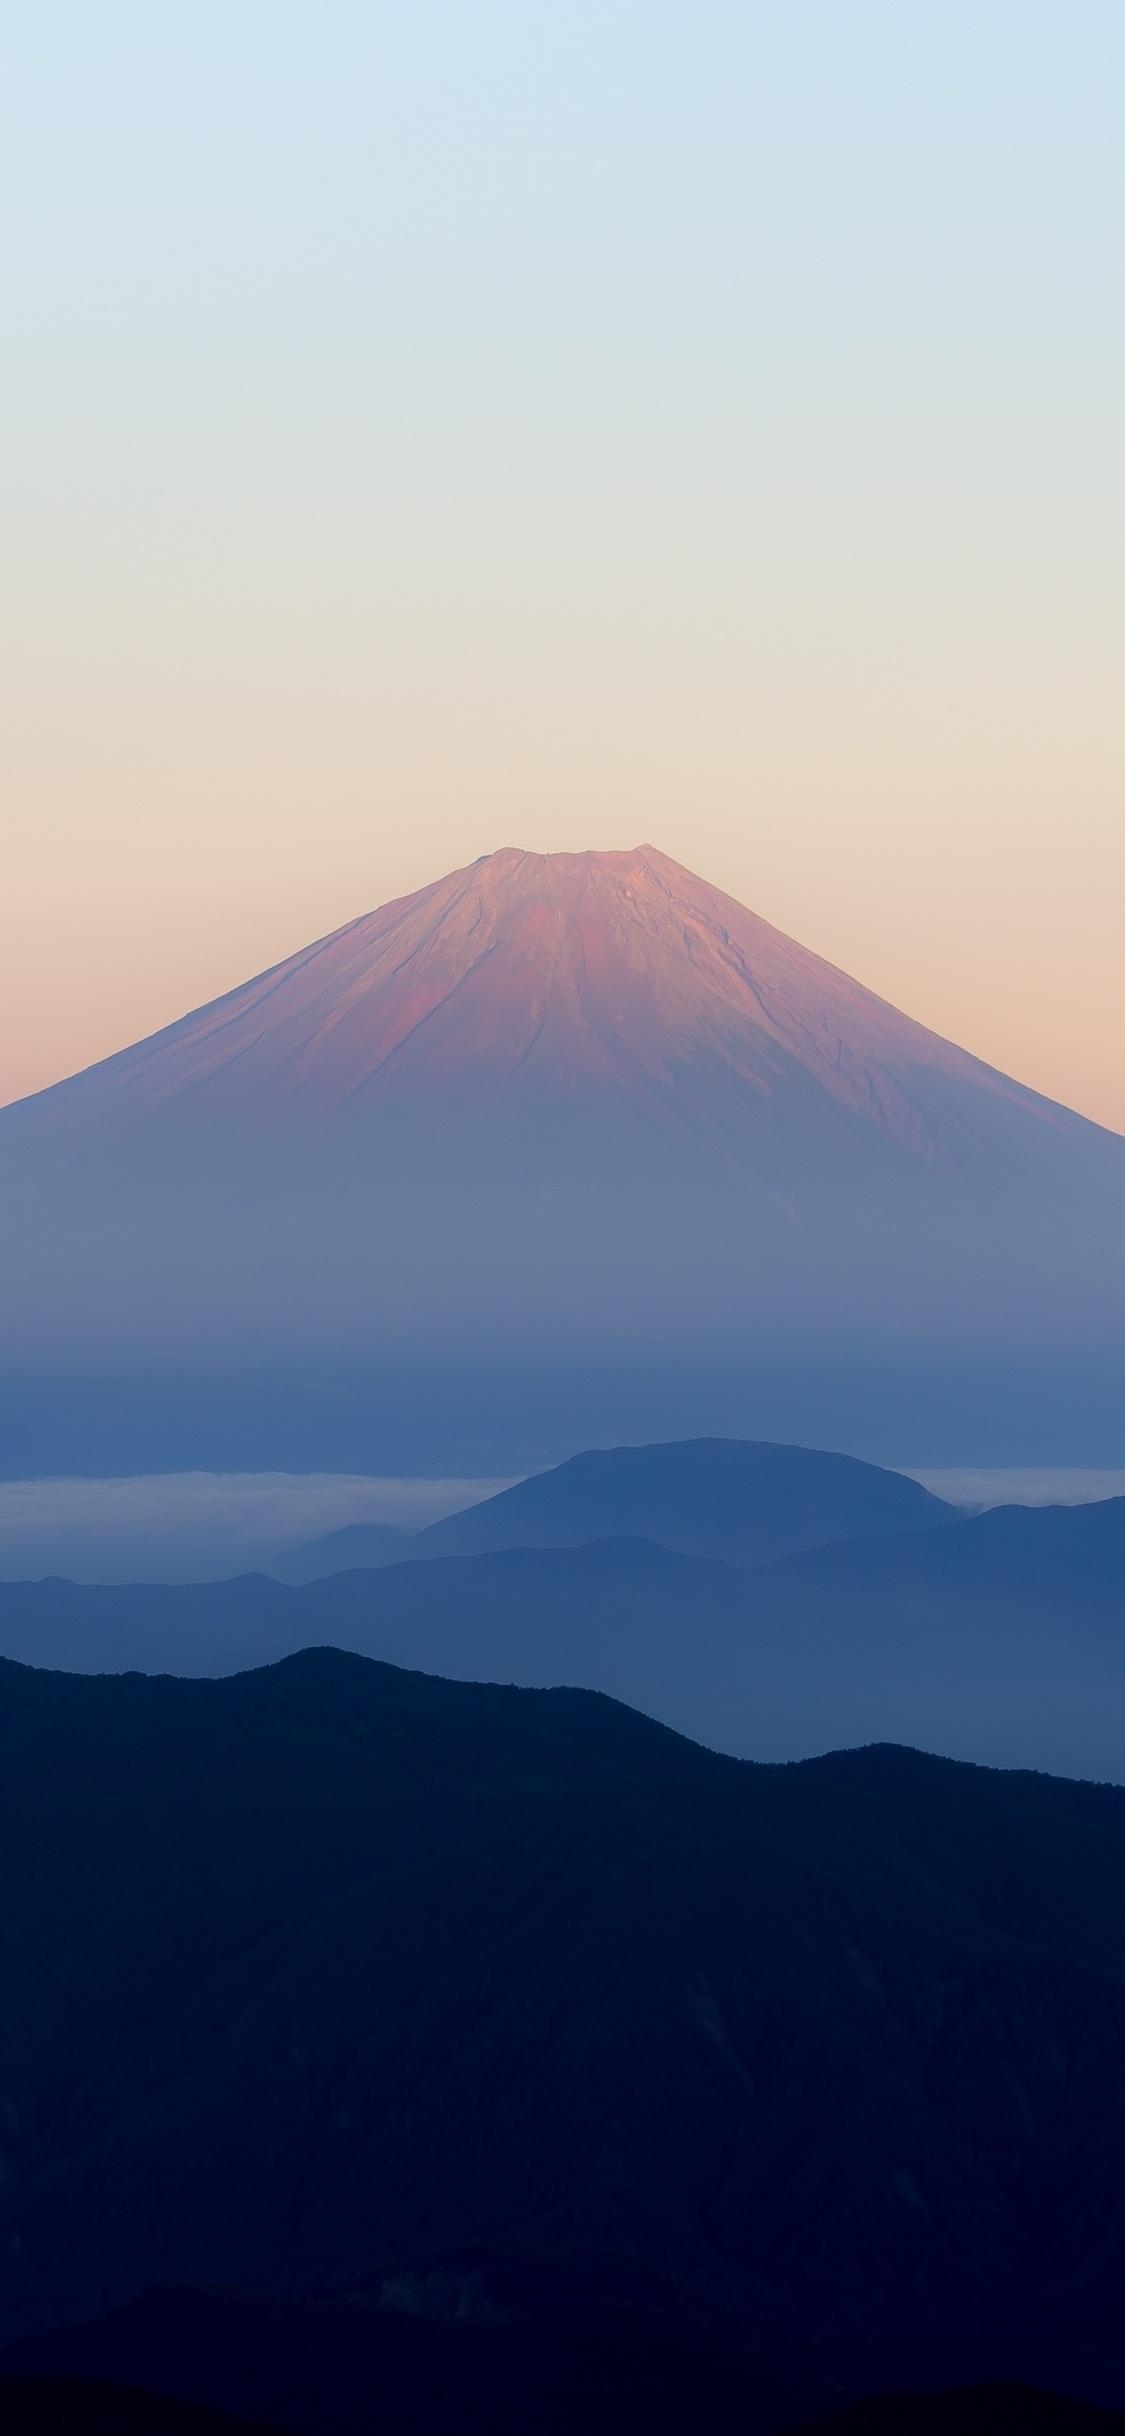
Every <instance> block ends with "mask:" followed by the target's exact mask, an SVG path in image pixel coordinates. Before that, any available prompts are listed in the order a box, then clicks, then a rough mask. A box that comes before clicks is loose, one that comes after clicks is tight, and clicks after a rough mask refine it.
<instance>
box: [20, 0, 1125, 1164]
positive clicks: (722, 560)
mask: <svg viewBox="0 0 1125 2436" xmlns="http://www.w3.org/2000/svg"><path fill="white" fill-rule="evenodd" d="M1123 90H1125V11H1123V10H1122V9H1121V7H1120V5H1119V0H1069V4H1068V5H1067V6H1066V7H1065V8H1064V7H1061V6H1060V5H1059V4H1058V0H989V4H988V5H987V6H986V7H983V8H982V7H981V6H980V0H912V5H911V6H909V7H907V8H904V7H903V6H902V5H901V0H884V4H881V5H880V4H876V0H848V5H847V6H846V7H842V6H840V5H839V0H777V4H776V5H774V4H773V0H738V4H737V5H736V4H735V0H690V4H689V0H676V4H675V5H671V4H669V0H635V4H634V0H567V5H566V6H565V7H560V6H559V5H558V0H472V5H466V4H465V0H412V4H411V6H410V7H409V8H404V7H402V6H401V4H400V0H395V4H394V5H388V6H383V5H380V4H379V0H364V4H363V5H353V4H352V0H316V5H313V4H312V0H303V4H302V5H294V4H293V0H221V4H219V0H190V5H187V4H186V0H180V4H175V0H170V4H169V5H166V6H162V7H160V8H153V7H152V6H151V4H150V0H143V4H142V0H99V6H98V7H97V8H96V9H93V8H90V7H89V6H88V5H87V0H81V5H78V4H76V0H37V6H36V7H35V8H34V9H22V10H12V11H10V12H9V13H8V16H7V20H6V24H5V38H4V73H3V79H2V90H0V211H2V223H0V224H2V226H3V229H4V241H3V253H2V257H0V281H2V309H3V325H4V331H5V337H6V341H7V346H6V357H7V363H6V369H5V376H4V382H3V391H2V396H0V423H2V433H0V436H2V438H3V449H2V451H0V457H2V464H3V469H4V470H3V474H2V476H0V480H2V484H3V496H2V498H0V510H2V514H3V529H4V536H5V539H4V565H5V580H4V584H3V600H2V608H0V618H2V625H0V823H2V836H0V846H2V854H0V1101H2V1100H5V1099H8V1098H13V1097H15V1096H17V1095H19V1094H20V1093H22V1092H25V1091H28V1090H32V1089H35V1088H37V1087H39V1086H40V1085H42V1084H44V1083H47V1082H49V1081H51V1080H53V1079H55V1078H56V1077H57V1076H58V1075H60V1074H62V1073H65V1072H67V1071H70V1070H72V1069H74V1068H76V1067H78V1066H80V1065H83V1064H86V1063H88V1062H90V1061H91V1060H92V1059H93V1058H95V1057H97V1056H100V1055H102V1054H105V1053H106V1052H108V1051H109V1050H111V1049H112V1048H114V1047H117V1046H120V1045H122V1044H123V1043H124V1042H126V1041H128V1040H130V1039H133V1038H136V1037H138V1036H140V1035H142V1034H144V1033H147V1032H149V1031H151V1030H153V1029H154V1028H156V1026H157V1025H159V1024H160V1023H162V1022H164V1021H168V1020H171V1019H172V1018H174V1017H175V1016H177V1015H179V1014H180V1013H182V1012H183V1011H184V1010H185V1009H186V1008H187V1007H189V1006H191V1005H194V1004H197V1003H199V1002H201V1001H203V1000H206V999H207V998H209V997H211V996H214V995H216V994H217V993H218V992H220V991H221V990H222V989H224V988H226V987H229V986H231V985H233V984H234V983H236V982H237V981H239V980H241V979H243V978H244V977H246V976H247V975H248V974H249V973H251V972H253V971H256V970H258V969H260V968H261V967H263V966H265V965H268V964H270V963H272V962H274V961H275V960H276V959H278V958H279V957H280V956H282V955H284V954H286V953H287V952H289V951H290V950H292V949H294V948H296V947H297V946H299V945H300V944H302V943H303V942H304V941H306V940H308V939H309V938H312V937H315V936H317V935H319V934H320V933H322V932H324V931H326V930H328V929H331V928H333V927H334V926H335V925H336V924H338V923H340V922H343V921H346V920H348V919H350V918H351V917H352V916H354V915H356V914H358V913H360V912H362V911H364V910H366V909H367V908H369V907H370V906H372V905H374V904H378V903H380V902H381V901H383V900H385V899H387V898H389V897H391V896H394V895H396V894H399V893H401V892H403V891H405V890H407V889H409V888H413V887H417V886H420V885H422V884H424V883H425V882H426V881H427V880H429V879H432V878H436V877H438V876H439V875H440V874H441V873H443V872H445V871H447V870H449V869H450V868H452V867H454V866H456V865H459V864H461V863H464V862H468V861H471V860H472V859H473V858H474V857H475V856H477V855H479V854H482V853H485V852H488V851H489V850H491V849H492V848H493V847H496V846H499V845H503V844H518V845H524V846H528V847H531V848H534V849H537V850H545V849H550V848H575V847H584V846H598V847H615V846H632V845H635V844H637V843H638V842H640V841H641V840H645V841H648V842H651V843H653V844H655V845H657V846H659V847H661V848H663V849H664V851H665V852H667V853H669V854H671V855H673V856H675V857H677V858H678V859H679V860H681V861H682V862H685V863H687V864H689V865H690V866H691V867H692V868H693V869H695V870H697V871H699V872H701V873H702V874H703V875H704V876H705V877H706V878H708V879H709V880H712V881H714V882H715V883H717V884H718V885H720V886H722V887H725V888H727V889H728V890H730V891H731V892H732V893H733V894H734V895H736V896H738V897H739V898H740V899H742V900H743V901H744V902H745V903H747V904H750V905H751V906H753V907H754V908H755V910H756V911H758V912H759V913H762V914H764V915H765V916H767V917H768V918H769V919H770V920H771V921H773V922H776V923H778V924H779V925H780V926H781V927H782V928H783V929H785V930H788V931H790V932H791V933H793V934H794V935H795V936H797V937H798V938H800V939H802V940H803V941H804V942H805V943H806V944H807V945H808V946H810V947H813V948H815V949H816V950H818V951H819V952H820V953H822V954H825V955H827V956H829V957H830V958H832V960H833V961H835V962H836V963H838V964H841V965H843V966H844V967H845V968H846V969H848V970H849V971H851V972H853V973H855V974H857V975H858V976H859V977H860V978H861V979H863V980H865V981H866V982H867V983H868V984H869V985H870V986H872V987H874V988H876V989H878V990H880V991H881V992H883V994H884V995H886V996H887V997H889V998H891V999H892V1000H894V1001H895V1002H896V1003H897V1004H899V1005H901V1006H903V1007H904V1008H906V1009H907V1010H908V1011H909V1012H910V1013H912V1014H914V1015H916V1016H918V1017H920V1018H921V1019H922V1020H923V1021H925V1022H927V1023H930V1024H931V1025H933V1026H934V1028H935V1029H937V1030H939V1031H941V1032H943V1033H946V1034H947V1035H948V1036H950V1037H952V1038H954V1039H956V1040H958V1041H960V1042H962V1043H963V1044H964V1045H965V1046H967V1047H969V1048H972V1049H974V1050H976V1051H977V1052H978V1054H980V1055H983V1056H985V1057H987V1058H989V1059H991V1060H992V1061H993V1062H994V1063H996V1064H998V1065H1001V1066H1003V1067H1005V1068H1006V1069H1007V1070H1008V1071H1010V1072H1013V1073H1015V1074H1016V1075H1017V1076H1019V1077H1020V1079H1021V1080H1024V1081H1027V1082H1031V1083H1033V1084H1035V1085H1037V1086H1038V1087H1039V1088H1040V1089H1042V1090H1045V1091H1047V1092H1049V1093H1051V1094H1053V1095H1055V1096H1057V1097H1059V1098H1062V1099H1065V1100H1068V1101H1069V1102H1071V1103H1072V1104H1073V1105H1075V1106H1077V1107H1079V1108H1082V1109H1083V1110H1085V1111H1087V1112H1088V1113H1089V1114H1091V1115H1093V1116H1096V1117H1099V1118H1100V1119H1101V1120H1102V1121H1103V1122H1105V1123H1108V1124H1111V1125H1115V1126H1116V1127H1118V1128H1119V1129H1122V1130H1125V1059H1123V1057H1122V1054H1121V1040H1122V1036H1123V1030H1125V957H1123V956H1122V954H1121V932H1122V913H1123V908H1125V783H1123V782H1125V721H1123V720H1122V717H1121V680H1122V670H1123V667H1125V604H1123V589H1122V587H1123V577H1122V569H1123V566H1125V452H1123V450H1122V447H1121V432H1122V429H1123V428H1125V313H1123V311H1122V304H1123V298H1122V247H1121V230H1122V227H1123V226H1125V146H1123V145H1122V143H1121V137H1120V106H1121V94H1122V91H1123Z"/></svg>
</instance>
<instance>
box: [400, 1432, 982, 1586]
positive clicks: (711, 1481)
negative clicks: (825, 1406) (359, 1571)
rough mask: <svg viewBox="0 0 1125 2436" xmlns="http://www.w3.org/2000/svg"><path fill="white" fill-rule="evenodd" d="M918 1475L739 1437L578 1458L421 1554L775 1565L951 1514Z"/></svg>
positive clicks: (454, 1517)
mask: <svg viewBox="0 0 1125 2436" xmlns="http://www.w3.org/2000/svg"><path fill="white" fill-rule="evenodd" d="M952 1514H953V1508H952V1507H951V1506H948V1505H946V1504H945V1503H944V1502H943V1500H942V1499H941V1498H939V1497H935V1496H933V1494H932V1493H931V1491H929V1490H928V1489H924V1488H922V1487H921V1486H920V1484H919V1483H918V1482H917V1481H916V1480H911V1479H909V1478H908V1477H907V1476H906V1475H905V1474H903V1473H899V1472H888V1471H884V1470H882V1469H881V1468H880V1467H879V1466H878V1465H877V1464H869V1463H860V1462H858V1461H857V1460H856V1458H855V1457H854V1456H851V1455H835V1454H825V1453H822V1452H821V1451H820V1450H818V1449H816V1448H811V1447H795V1446H774V1445H771V1444H769V1443H765V1442H760V1443H755V1442H753V1441H747V1440H740V1439H734V1438H729V1439H728V1438H700V1439H692V1440H689V1441H687V1442H686V1443H684V1444H680V1445H677V1444H675V1443H673V1444H671V1445H669V1444H667V1443H663V1444H656V1445H653V1446H615V1447H605V1448H600V1449H597V1450H592V1451H590V1452H589V1453H587V1454H582V1455H573V1456H572V1457H571V1459H570V1461H569V1462H568V1463H562V1464H558V1465H556V1467H555V1468H554V1469H553V1470H552V1471H549V1472H541V1473H538V1474H537V1475H536V1476H535V1477H534V1478H533V1479H529V1480H520V1481H517V1482H515V1484H514V1485H513V1486H512V1487H511V1488H508V1489H501V1490H500V1491H499V1492H498V1494H497V1495H496V1496H494V1497H490V1498H488V1499H486V1500H485V1501H484V1502H483V1503H482V1504H480V1505H476V1506H471V1507H469V1508H468V1509H467V1511H464V1512H462V1513H458V1514H450V1515H447V1516H446V1517H445V1518H444V1519H443V1520H442V1521H441V1522H436V1523H431V1524H429V1526H428V1528H427V1529H426V1530H424V1531H422V1532H420V1533H419V1534H418V1538H417V1540H416V1541H415V1543H414V1547H413V1549H412V1550H411V1554H412V1555H416V1556H419V1557H423V1556H427V1557H428V1556H479V1555H483V1554H486V1553H488V1552H489V1551H492V1550H495V1549H498V1548H559V1547H574V1546H577V1545H578V1544H580V1543H581V1542H582V1541H584V1540H596V1539H605V1538H616V1539H620V1538H633V1539H652V1540H655V1541H657V1542H658V1544H659V1545H660V1546H661V1547H663V1548H670V1549H672V1550H673V1551H674V1552H676V1553H677V1554H679V1555H681V1556H710V1557H718V1558H720V1559H721V1560H722V1561H723V1562H724V1563H726V1564H733V1565H743V1564H749V1565H760V1564H768V1563H770V1562H771V1561H772V1560H773V1559H775V1558H777V1557H780V1556H788V1555H790V1554H792V1553H793V1552H794V1551H795V1550H796V1549H799V1548H809V1547H816V1546H818V1545H821V1544H824V1543H827V1542H830V1541H833V1540H840V1539H863V1538H867V1537H868V1536H869V1535H870V1536H877V1535H880V1534H882V1533H884V1532H895V1531H922V1530H927V1529H932V1528H934V1527H935V1526H936V1525H937V1524H939V1523H943V1522H949V1521H950V1520H951V1519H952Z"/></svg>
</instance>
